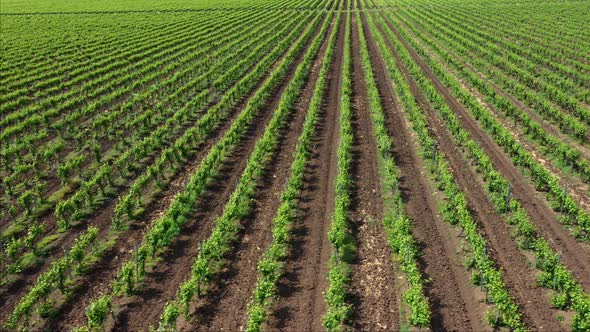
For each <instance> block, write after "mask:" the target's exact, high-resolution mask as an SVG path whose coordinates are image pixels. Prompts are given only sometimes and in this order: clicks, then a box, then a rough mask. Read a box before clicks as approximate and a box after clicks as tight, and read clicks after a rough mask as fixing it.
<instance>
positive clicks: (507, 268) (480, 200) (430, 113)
mask: <svg viewBox="0 0 590 332" xmlns="http://www.w3.org/2000/svg"><path fill="white" fill-rule="evenodd" d="M389 28H392V26H391V25H389ZM380 29H384V27H382V26H381V27H380ZM392 30H393V28H392ZM394 31H395V30H394ZM396 32H397V31H396ZM396 35H397V34H396ZM397 36H398V38H400V36H399V35H397ZM387 42H388V46H389V48H390V51H391V52H392V53H393V54H394V56H396V58H397V54H396V53H395V51H394V49H393V47H392V46H391V42H390V41H389V40H388V41H387ZM412 55H413V56H414V55H415V53H412ZM397 60H398V66H399V67H400V69H401V70H402V72H403V73H404V76H405V77H406V79H407V80H408V82H409V83H410V86H411V88H412V92H413V94H414V95H415V96H416V97H417V100H418V103H419V105H420V106H421V108H422V109H423V110H424V112H425V114H426V115H427V119H428V122H429V125H430V127H431V129H432V130H433V132H434V134H435V135H436V137H437V138H438V142H439V144H440V148H441V150H442V151H443V153H445V155H446V156H447V158H448V161H449V164H450V165H451V168H452V169H453V172H454V174H455V178H456V180H457V182H458V184H459V186H460V187H461V189H462V190H463V191H464V192H465V193H466V196H467V201H468V205H469V208H470V209H471V210H472V212H473V214H474V217H475V219H476V220H477V221H478V222H479V224H480V232H481V233H482V235H483V236H484V237H485V238H486V240H487V241H488V243H489V244H490V246H491V247H490V248H489V254H490V257H492V258H493V259H494V261H495V262H496V263H497V264H498V265H499V266H500V269H501V270H502V272H503V276H504V282H505V283H506V286H507V288H508V290H509V292H510V294H511V296H512V297H513V298H514V300H515V301H516V303H517V304H518V305H519V306H520V307H521V308H522V313H523V320H524V321H525V323H526V324H527V325H528V326H534V327H535V328H537V329H539V330H541V329H542V330H548V331H555V330H560V329H562V327H561V326H560V324H559V323H558V321H557V320H556V319H555V318H554V316H555V315H556V310H555V309H553V308H552V307H551V305H550V302H549V298H547V296H545V291H544V290H543V289H541V288H540V287H538V286H537V285H536V278H535V273H536V272H535V270H534V269H533V268H532V267H531V266H530V264H529V263H528V261H527V259H526V257H525V256H524V255H523V254H522V253H521V252H520V251H519V249H518V246H517V245H516V243H515V242H514V241H512V239H511V238H510V235H511V230H510V227H509V226H508V225H507V224H506V223H505V222H504V220H502V218H500V217H499V216H498V215H497V214H496V213H495V209H494V206H493V205H492V203H491V202H490V201H489V200H488V198H487V195H486V193H485V190H484V189H483V186H482V184H481V182H479V183H478V182H476V181H474V179H479V177H478V176H477V174H476V173H475V171H474V170H473V169H471V167H465V165H469V162H468V161H467V160H466V159H465V158H464V156H463V154H462V152H461V151H460V150H459V149H458V147H457V146H456V145H455V144H454V142H453V140H452V138H451V136H450V133H448V132H447V128H446V127H445V125H444V123H443V121H442V120H441V119H440V118H439V117H438V115H437V112H436V110H434V109H432V108H431V107H430V105H429V104H428V101H427V99H426V97H425V96H424V95H423V94H422V92H421V91H420V90H419V88H418V86H417V85H416V83H415V82H414V80H413V78H411V77H410V76H409V75H408V73H407V70H406V68H405V66H404V65H403V63H401V62H400V60H399V58H398V59H397ZM415 61H419V60H416V59H415ZM429 77H430V76H429ZM430 78H431V79H433V78H432V77H430ZM439 83H440V82H439Z"/></svg>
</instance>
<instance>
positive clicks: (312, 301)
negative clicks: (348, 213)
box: [264, 18, 345, 331]
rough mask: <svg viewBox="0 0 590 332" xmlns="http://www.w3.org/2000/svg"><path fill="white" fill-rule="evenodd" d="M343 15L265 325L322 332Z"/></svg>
mask: <svg viewBox="0 0 590 332" xmlns="http://www.w3.org/2000/svg"><path fill="white" fill-rule="evenodd" d="M344 22H345V20H344V18H343V19H342V20H341V24H340V26H339V27H338V35H337V38H336V46H335V50H334V55H333V56H334V59H333V61H332V64H331V65H330V70H329V72H328V74H327V85H328V86H327V91H326V92H325V95H324V99H323V102H322V107H321V110H320V112H319V114H318V117H319V118H318V123H317V125H316V137H315V138H314V148H313V149H312V153H311V155H312V157H311V160H310V162H309V164H308V166H307V168H306V172H305V184H304V187H303V189H302V193H301V196H300V202H299V210H300V211H301V215H300V216H299V218H297V220H296V221H295V224H294V226H293V230H292V232H291V234H292V238H291V250H290V252H289V257H288V258H287V261H286V263H285V273H284V276H283V277H282V278H281V280H280V281H279V285H278V293H279V299H278V300H277V303H276V304H275V305H274V307H273V309H272V314H271V315H270V317H269V322H268V323H267V324H266V326H265V327H264V329H267V330H281V331H321V330H323V327H322V315H323V314H324V312H325V303H324V296H323V291H324V289H325V288H326V285H327V280H326V276H327V274H328V265H327V263H328V259H329V257H330V253H331V250H330V243H329V241H328V236H327V233H328V230H329V227H330V220H331V216H332V211H333V208H334V189H335V188H334V184H335V182H334V181H335V179H336V173H337V162H336V160H337V156H336V149H337V146H338V130H337V129H338V118H339V117H338V113H339V107H340V85H341V77H340V72H341V67H342V50H343V47H344V28H345V23H344Z"/></svg>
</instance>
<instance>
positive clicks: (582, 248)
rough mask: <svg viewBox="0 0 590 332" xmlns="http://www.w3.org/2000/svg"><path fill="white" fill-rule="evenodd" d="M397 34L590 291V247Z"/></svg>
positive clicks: (540, 231)
mask: <svg viewBox="0 0 590 332" xmlns="http://www.w3.org/2000/svg"><path fill="white" fill-rule="evenodd" d="M389 24H391V23H389ZM390 26H392V25H390ZM394 31H395V33H396V35H397V36H398V38H399V39H400V40H401V41H402V43H403V44H404V46H405V47H406V48H408V50H409V51H410V54H411V55H412V58H413V59H414V60H415V61H416V63H417V64H419V65H420V67H421V68H422V71H423V72H424V73H425V74H426V76H427V77H428V78H429V79H430V80H431V81H432V82H433V83H434V85H435V87H436V88H437V90H438V91H439V92H440V93H441V94H442V95H443V96H444V98H445V101H446V102H447V104H448V105H449V107H450V108H451V109H452V110H453V111H454V112H455V113H456V114H457V115H458V117H459V120H460V121H461V124H462V126H463V128H465V129H466V130H467V131H469V133H470V134H471V135H472V137H473V138H474V139H475V140H476V141H477V142H478V143H479V144H480V146H481V147H482V149H483V150H484V152H485V153H486V154H487V155H488V156H489V157H490V160H491V161H492V163H493V164H494V166H495V168H496V169H497V170H498V171H499V172H500V173H501V174H502V175H503V176H504V177H505V178H506V179H507V180H508V181H509V182H510V183H511V184H512V186H513V196H514V197H515V198H516V199H518V200H519V201H520V202H521V204H522V205H523V206H524V208H525V209H526V211H527V213H528V214H529V216H530V219H531V222H533V223H534V224H535V225H536V226H537V227H538V229H539V234H540V235H541V236H543V237H544V238H545V239H547V240H548V241H549V243H550V245H551V246H552V247H553V249H554V250H557V251H558V252H562V253H567V254H566V255H563V256H565V257H563V262H564V264H565V265H566V266H567V267H568V269H569V270H570V271H572V273H573V274H574V276H575V277H576V279H577V280H579V281H580V283H581V284H582V286H583V287H584V289H586V290H587V291H588V289H590V260H588V255H590V251H588V246H587V245H584V244H581V243H579V242H577V241H576V240H575V239H574V238H573V237H572V236H571V235H569V234H568V232H567V231H566V230H565V229H564V228H563V226H562V225H560V224H559V221H558V218H559V215H558V214H557V213H556V212H555V211H553V209H551V207H550V206H549V205H548V204H547V202H546V200H545V199H544V198H543V197H542V196H541V195H540V194H536V190H535V188H534V186H533V185H532V184H531V183H530V182H529V181H527V180H526V179H524V177H523V176H522V174H521V173H520V172H519V171H518V169H517V168H516V166H514V164H513V163H512V161H511V159H510V157H509V156H508V155H507V154H506V153H505V152H504V150H503V149H502V148H501V147H500V146H498V145H497V144H496V143H495V142H494V141H493V140H492V139H491V138H490V137H489V136H488V135H487V134H486V133H485V132H484V131H483V130H482V129H481V128H480V127H479V126H478V124H477V122H476V121H475V120H474V119H472V118H471V117H470V116H469V114H468V112H467V111H466V110H465V108H464V106H463V105H462V104H460V103H459V102H458V101H457V100H456V99H455V98H454V97H453V96H452V94H451V92H450V91H449V90H448V89H447V88H446V87H445V86H444V85H443V84H442V83H441V82H440V81H439V80H438V78H437V77H436V76H435V75H434V73H433V72H432V70H431V69H430V68H428V66H427V65H426V64H425V63H424V62H423V60H422V59H420V58H419V56H418V54H417V53H416V52H415V51H414V50H412V49H411V48H410V46H409V45H408V44H407V42H406V41H405V40H403V39H402V38H401V36H400V35H399V33H398V32H397V30H394Z"/></svg>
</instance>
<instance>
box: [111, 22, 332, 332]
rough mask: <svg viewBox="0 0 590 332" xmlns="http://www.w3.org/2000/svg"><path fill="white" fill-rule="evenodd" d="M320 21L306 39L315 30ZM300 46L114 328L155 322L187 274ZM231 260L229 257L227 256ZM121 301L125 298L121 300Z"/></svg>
mask: <svg viewBox="0 0 590 332" xmlns="http://www.w3.org/2000/svg"><path fill="white" fill-rule="evenodd" d="M320 27H321V22H320V23H319V25H318V26H317V28H316V29H315V31H314V33H313V35H312V36H311V37H310V39H309V40H308V44H309V43H310V42H311V40H312V39H313V37H314V36H315V35H317V33H319V30H320ZM305 49H306V48H305V47H304V48H303V49H302V50H301V51H300V52H299V54H298V55H297V58H296V61H294V63H293V64H292V65H291V66H290V69H289V72H288V73H287V74H286V75H285V76H284V77H283V78H282V80H281V82H280V83H279V84H278V85H277V86H276V87H275V88H274V89H273V92H272V93H271V96H272V97H271V99H269V100H267V102H265V105H264V106H263V107H262V109H261V110H260V111H259V113H258V114H259V115H258V118H257V119H255V120H254V121H253V122H252V123H253V124H252V126H251V127H250V128H249V130H248V133H247V135H246V136H245V137H244V138H243V139H241V140H240V143H239V145H238V148H237V150H236V151H235V153H233V154H232V156H231V157H230V158H229V160H228V161H227V162H226V163H224V166H223V167H222V170H221V172H219V175H218V176H217V178H216V179H214V180H213V181H212V182H213V184H212V186H211V188H209V189H208V195H206V196H205V197H204V198H203V199H202V200H200V202H199V204H198V206H197V208H196V211H197V212H196V214H195V216H194V218H192V219H191V220H190V221H189V222H188V223H187V228H186V229H185V230H184V231H183V233H182V234H181V237H180V238H179V239H178V241H176V242H175V244H174V245H173V246H172V247H171V249H170V250H169V251H168V252H166V254H164V255H163V256H162V261H161V262H159V263H158V264H157V265H156V266H155V268H154V270H153V271H152V272H149V273H147V275H146V278H145V282H144V284H145V285H144V287H143V288H142V291H140V292H139V294H138V296H135V297H131V298H125V299H122V300H121V302H120V303H117V304H119V305H120V308H121V309H122V310H121V312H120V313H119V317H118V318H119V321H118V326H117V328H119V329H122V330H134V331H135V330H147V329H148V328H149V326H156V325H157V322H158V319H159V315H160V313H161V312H162V310H163V307H164V304H165V303H166V301H169V300H171V299H173V298H174V296H175V295H176V291H177V288H178V285H180V283H181V282H182V281H184V280H185V279H186V278H187V276H188V275H189V274H190V270H191V267H192V262H193V260H194V254H195V253H196V250H197V248H198V244H199V243H200V242H202V241H203V240H205V239H206V238H207V237H208V236H209V234H210V233H211V230H212V228H213V221H214V220H215V218H216V217H217V216H219V215H220V214H221V213H222V211H223V207H224V206H225V203H226V201H227V199H228V198H229V196H230V195H231V193H232V192H233V190H234V189H235V185H236V184H237V182H238V180H239V177H240V175H241V173H242V171H243V170H244V168H245V166H246V164H247V162H248V156H249V155H250V153H251V151H252V149H253V148H254V145H255V143H256V141H257V140H258V138H260V136H262V134H263V132H264V130H265V128H266V124H267V123H268V121H269V120H270V118H271V117H272V113H273V111H274V110H275V109H276V107H277V105H278V103H279V100H280V97H281V95H282V93H283V91H284V89H285V88H286V86H287V84H288V82H289V81H290V80H291V78H292V77H293V75H294V72H295V68H296V66H297V65H298V64H299V63H300V61H301V60H302V59H303V54H304V50H305ZM229 259H230V260H233V257H229ZM123 301H125V302H123Z"/></svg>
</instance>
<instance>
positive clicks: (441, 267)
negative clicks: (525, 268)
mask: <svg viewBox="0 0 590 332" xmlns="http://www.w3.org/2000/svg"><path fill="white" fill-rule="evenodd" d="M361 16H362V18H363V24H364V31H365V36H366V37H367V42H368V47H369V53H370V56H371V64H372V66H373V68H374V73H375V79H376V83H377V89H378V90H379V94H380V96H381V100H382V102H381V105H382V107H383V110H384V113H385V115H386V125H387V127H388V129H389V134H390V137H391V138H392V141H393V143H394V144H393V145H394V151H393V155H394V158H395V160H396V165H397V166H398V168H399V172H400V189H401V190H402V192H403V195H404V201H405V204H406V210H407V212H408V215H409V216H410V217H411V219H412V220H414V221H415V222H414V238H415V239H416V240H417V241H418V242H419V243H420V246H421V253H422V261H421V262H420V265H421V270H422V272H423V273H424V277H425V278H428V279H429V280H430V282H429V283H428V284H427V287H426V291H427V296H428V298H429V299H430V303H431V309H432V313H433V315H432V328H433V329H434V330H480V331H481V330H486V329H488V328H487V327H486V325H485V322H484V317H483V314H482V313H483V312H485V310H484V309H485V308H482V307H483V305H482V303H481V302H480V301H479V299H478V298H477V295H475V294H473V293H474V292H473V288H470V287H469V286H468V284H469V274H468V273H467V271H466V270H465V269H464V268H463V266H462V264H461V262H460V261H459V260H457V259H456V252H457V251H458V250H459V246H457V245H454V243H452V242H456V241H453V240H452V239H448V238H449V233H448V230H447V229H446V227H444V226H445V225H444V224H443V221H442V220H441V218H440V217H439V216H438V215H437V206H436V201H435V198H434V197H433V196H432V195H429V194H428V193H433V192H434V189H433V188H432V185H431V184H430V182H429V181H428V178H427V174H426V172H425V170H424V165H423V164H422V160H421V159H420V157H419V156H418V155H417V151H416V147H415V144H416V142H413V141H414V140H413V139H412V137H411V134H410V132H411V128H410V127H409V125H408V124H407V120H406V119H405V118H404V115H403V112H402V111H400V106H399V103H398V101H397V100H396V98H395V96H394V95H393V91H394V90H393V84H392V82H391V81H390V80H389V79H388V77H387V76H386V72H387V69H386V67H385V65H384V63H383V61H382V59H381V58H380V57H379V55H378V52H379V51H378V50H377V46H376V44H375V41H374V39H373V37H372V34H371V31H370V30H369V29H368V25H367V23H366V21H365V18H364V13H363V14H362V15H361ZM443 239H447V240H446V241H444V240H443Z"/></svg>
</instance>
